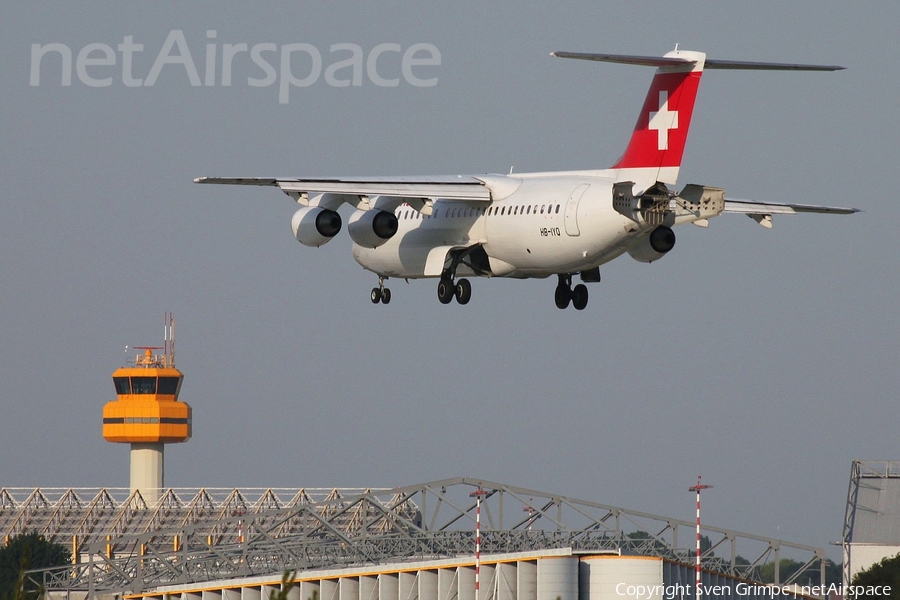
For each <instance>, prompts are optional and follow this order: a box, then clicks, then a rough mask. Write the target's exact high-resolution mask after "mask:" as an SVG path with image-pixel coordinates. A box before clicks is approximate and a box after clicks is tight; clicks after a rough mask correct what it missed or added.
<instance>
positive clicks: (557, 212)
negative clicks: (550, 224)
mask: <svg viewBox="0 0 900 600" xmlns="http://www.w3.org/2000/svg"><path fill="white" fill-rule="evenodd" d="M556 214H559V204H557V205H556Z"/></svg>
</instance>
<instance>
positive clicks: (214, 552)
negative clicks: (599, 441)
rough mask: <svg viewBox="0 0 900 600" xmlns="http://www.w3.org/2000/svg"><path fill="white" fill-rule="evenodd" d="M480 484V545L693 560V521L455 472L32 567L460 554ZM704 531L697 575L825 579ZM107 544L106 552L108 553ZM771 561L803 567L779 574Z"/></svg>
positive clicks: (750, 544)
mask: <svg viewBox="0 0 900 600" xmlns="http://www.w3.org/2000/svg"><path fill="white" fill-rule="evenodd" d="M479 488H480V489H482V490H483V491H484V492H485V495H484V500H483V501H482V505H481V510H482V523H481V537H482V540H481V544H482V547H481V551H482V552H483V553H486V554H487V553H508V552H525V551H531V550H544V549H550V548H572V549H573V550H575V551H588V552H589V551H610V550H612V551H618V552H621V553H622V554H632V555H646V556H659V557H662V558H665V559H668V560H672V561H676V562H682V563H687V564H691V563H692V561H693V554H692V549H691V548H692V546H693V541H694V540H695V527H696V523H695V522H692V521H685V520H680V519H673V518H669V517H661V516H658V515H652V514H648V513H643V512H638V511H632V510H627V509H623V508H618V507H614V506H608V505H605V504H600V503H596V502H590V501H585V500H577V499H574V498H568V497H565V496H561V495H557V494H548V493H545V492H540V491H536V490H530V489H526V488H520V487H515V486H510V485H506V484H502V483H497V482H493V481H487V480H482V479H473V478H455V479H446V480H441V481H434V482H431V483H424V484H419V485H412V486H407V487H401V488H395V489H392V490H383V491H371V490H370V491H365V492H362V493H359V494H356V495H344V496H341V497H339V498H337V497H335V498H331V499H326V500H320V501H310V502H304V503H295V504H294V505H292V506H291V507H286V508H277V509H273V510H261V511H258V512H255V513H249V514H247V513H245V514H241V515H234V514H232V515H222V516H220V517H219V518H217V519H214V520H209V521H205V522H194V523H185V524H183V525H181V526H179V527H174V528H170V529H166V530H156V531H146V532H144V533H140V534H132V535H124V536H120V537H118V538H115V539H111V540H109V541H105V540H103V541H94V542H92V543H90V544H88V545H87V548H86V551H87V554H88V559H87V561H86V562H83V563H81V564H78V565H74V566H72V567H66V568H59V569H55V570H47V571H43V572H35V573H34V574H33V575H34V576H35V577H42V578H43V581H44V585H45V586H46V589H48V590H63V589H70V590H76V589H82V590H89V591H91V592H93V591H95V590H111V591H121V592H129V591H130V592H142V591H146V590H150V589H153V588H156V587H158V586H162V585H170V584H189V583H201V582H207V581H213V580H222V579H230V578H238V577H246V576H253V575H269V574H273V573H280V572H284V571H287V570H294V569H296V570H298V572H299V573H298V576H299V577H302V571H304V570H307V569H314V568H325V567H349V566H359V565H373V564H379V563H384V562H397V561H398V560H404V559H416V560H428V559H437V558H447V557H453V556H460V555H470V554H472V553H473V551H474V546H475V532H474V525H475V499H473V498H472V497H470V493H471V492H473V491H474V490H477V489H479ZM703 534H704V535H705V536H707V537H708V538H709V540H710V542H711V543H710V547H709V548H707V549H706V551H705V552H704V554H703V557H702V558H703V565H704V567H705V569H706V570H708V571H712V572H720V573H723V574H726V575H730V576H735V577H742V578H745V579H750V580H755V579H758V577H759V571H760V568H761V566H762V565H763V564H765V563H769V562H774V565H775V582H776V583H778V584H790V583H792V582H793V581H796V580H798V579H799V578H800V577H801V576H809V575H810V574H813V575H814V580H818V581H819V583H820V584H824V577H825V551H824V550H823V549H821V548H815V547H812V546H805V545H801V544H793V543H788V542H784V541H781V540H776V539H770V538H765V537H761V536H756V535H751V534H745V533H739V532H736V531H731V530H728V529H722V528H717V527H709V526H706V525H704V526H703ZM681 542H683V543H685V544H686V545H685V546H682V545H681ZM110 545H111V546H112V547H114V548H116V552H115V553H112V552H108V550H109V548H108V547H109V546H110ZM742 556H745V557H747V558H746V559H742V558H741V557H742ZM782 558H792V559H794V560H799V561H801V562H802V563H803V564H804V567H803V568H802V569H800V570H799V571H797V572H796V573H795V574H794V575H793V576H792V577H791V579H790V580H786V581H782V580H781V579H780V574H779V571H778V565H779V562H780V560H781V559H782Z"/></svg>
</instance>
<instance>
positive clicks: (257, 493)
mask: <svg viewBox="0 0 900 600" xmlns="http://www.w3.org/2000/svg"><path fill="white" fill-rule="evenodd" d="M370 491H371V490H368V489H362V488H350V489H337V488H334V489H329V488H301V489H296V488H293V489H291V488H266V489H262V488H244V489H216V488H201V489H199V490H198V489H169V490H167V491H166V492H165V493H164V494H163V495H162V497H161V498H160V499H159V501H158V502H156V503H155V504H153V505H152V506H151V505H148V503H147V502H146V501H145V500H144V498H143V496H141V493H140V492H139V491H135V492H129V490H128V489H127V488H82V489H75V488H44V489H24V488H3V489H0V536H3V537H4V539H8V538H10V537H12V536H14V535H17V534H20V533H26V532H32V531H36V532H38V533H40V534H41V535H43V536H44V537H45V538H46V539H48V540H49V541H52V542H57V543H60V544H64V545H68V546H70V547H71V548H72V554H73V555H76V556H77V555H79V554H81V553H82V552H83V551H84V549H85V548H87V547H88V546H89V545H90V544H91V543H93V542H98V541H102V542H103V543H104V544H107V545H108V548H107V553H108V554H109V553H116V552H118V550H119V548H118V547H117V545H116V543H115V541H110V540H115V539H117V538H119V537H121V536H127V535H133V534H143V533H149V532H154V531H165V530H168V529H176V528H179V527H184V526H186V525H189V524H194V523H205V522H211V521H219V520H222V519H224V518H225V517H228V516H241V515H245V514H255V513H259V512H265V511H273V510H279V509H289V508H292V507H295V506H308V505H312V504H317V503H319V504H323V505H327V504H329V503H333V502H335V501H337V500H339V499H340V498H342V497H343V496H356V495H359V494H364V493H368V492H370ZM227 533H228V530H227V527H225V528H223V527H217V528H214V531H211V534H216V535H219V536H222V535H226V534H227ZM232 533H233V534H235V535H237V533H238V532H232Z"/></svg>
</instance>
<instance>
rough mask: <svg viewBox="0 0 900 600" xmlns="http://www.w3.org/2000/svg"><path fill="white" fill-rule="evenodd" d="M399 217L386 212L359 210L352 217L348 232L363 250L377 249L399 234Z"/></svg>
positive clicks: (348, 224) (348, 223)
mask: <svg viewBox="0 0 900 600" xmlns="http://www.w3.org/2000/svg"><path fill="white" fill-rule="evenodd" d="M397 226H398V223H397V216H396V215H395V214H394V213H392V212H387V211H386V210H377V209H374V210H358V211H356V212H355V213H353V214H352V215H350V221H348V222H347V231H349V232H350V237H351V238H353V241H354V242H356V243H357V244H359V245H360V246H362V247H363V248H377V247H378V246H380V245H382V244H383V243H385V242H386V241H388V240H389V239H391V238H392V237H394V234H395V233H397Z"/></svg>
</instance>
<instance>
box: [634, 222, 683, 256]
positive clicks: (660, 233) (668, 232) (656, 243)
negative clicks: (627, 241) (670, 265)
mask: <svg viewBox="0 0 900 600" xmlns="http://www.w3.org/2000/svg"><path fill="white" fill-rule="evenodd" d="M674 247H675V232H674V231H672V229H671V228H669V227H666V226H665V225H660V226H659V227H657V228H656V229H654V230H653V231H651V232H650V235H648V236H647V237H645V238H644V239H642V240H641V241H640V242H638V243H637V244H636V245H634V246H632V247H631V248H629V249H628V254H630V255H631V258H633V259H634V260H636V261H639V262H645V263H651V262H653V261H654V260H659V259H660V258H662V257H663V256H665V255H666V252H668V251H669V250H671V249H672V248H674Z"/></svg>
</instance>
